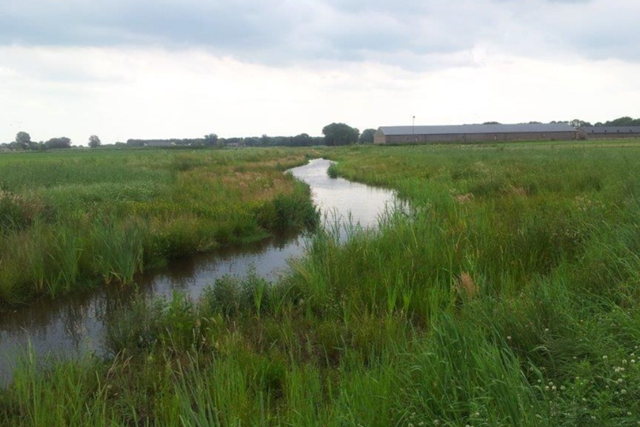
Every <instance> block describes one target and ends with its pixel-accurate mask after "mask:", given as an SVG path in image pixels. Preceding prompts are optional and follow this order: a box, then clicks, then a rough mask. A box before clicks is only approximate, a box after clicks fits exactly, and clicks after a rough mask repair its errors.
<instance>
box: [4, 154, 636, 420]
mask: <svg viewBox="0 0 640 427" xmlns="http://www.w3.org/2000/svg"><path fill="white" fill-rule="evenodd" d="M638 150H640V147H638V146H637V145H633V144H631V145H626V146H624V147H617V146H612V145H607V144H603V145H597V146H588V145H581V144H570V145H567V146H565V147H563V146H561V145H557V146H556V145H553V144H529V145H500V146H496V147H491V146H467V147H448V146H433V147H431V146H423V147H364V148H345V149H340V150H332V151H328V152H327V153H325V155H329V156H331V157H333V158H335V159H336V160H338V161H339V163H338V165H337V166H336V167H335V173H336V174H338V175H340V176H345V177H349V178H351V179H357V180H360V181H364V182H368V183H372V184H376V185H384V186H387V187H390V188H395V189H397V190H398V192H399V194H400V195H401V196H402V197H403V198H404V199H406V200H408V201H410V202H411V204H412V207H413V209H412V210H411V212H410V213H408V214H407V213H402V214H400V213H397V212H396V213H391V212H390V213H388V214H387V215H386V216H383V217H382V218H381V221H380V228H379V229H378V230H377V231H371V230H363V229H360V228H352V229H349V230H348V231H347V233H346V234H347V236H346V238H345V236H344V233H341V229H340V227H335V228H334V229H333V231H332V230H331V229H329V231H321V232H319V233H317V234H316V235H315V237H314V238H313V240H312V242H311V243H310V245H309V247H308V251H307V253H306V255H305V256H304V257H303V258H302V259H299V260H296V261H295V262H293V263H292V265H291V269H290V271H289V274H288V275H286V276H285V277H283V278H282V279H281V280H279V281H278V282H276V283H271V284H266V283H265V282H264V281H262V279H260V278H258V277H255V276H249V277H247V278H244V279H237V278H224V279H221V280H219V281H218V282H217V283H216V284H212V287H211V288H210V289H209V290H208V291H207V292H205V294H204V295H203V297H202V299H201V300H199V301H190V300H188V299H187V298H186V297H184V296H182V295H175V296H174V297H173V298H171V299H165V300H154V301H145V300H142V299H140V300H138V301H136V302H134V303H133V304H132V305H130V306H126V307H122V309H121V310H119V311H118V310H116V311H115V312H113V313H112V316H113V319H111V320H110V321H109V327H110V328H111V330H110V334H111V335H110V339H109V340H108V343H107V344H108V346H109V349H110V350H111V356H110V357H109V358H108V360H107V361H106V362H105V361H103V360H99V359H94V360H88V361H78V362H66V363H62V362H60V363H58V364H54V365H53V366H52V368H50V369H49V370H45V371H37V370H35V369H33V363H32V362H31V364H30V363H26V364H25V365H24V366H23V367H22V368H21V369H20V371H19V373H18V374H17V378H19V381H17V382H15V383H14V384H13V385H11V386H10V387H9V388H8V389H6V390H4V391H2V392H0V408H1V411H0V414H1V415H0V420H2V421H5V422H6V423H7V424H9V425H28V422H31V421H33V420H38V419H39V418H38V417H39V416H40V414H44V413H47V412H49V413H56V417H57V418H56V419H55V420H56V422H58V423H59V424H60V425H71V424H73V422H76V421H77V420H78V418H77V415H76V414H77V413H84V414H85V415H84V416H85V417H86V420H91V422H95V423H96V425H101V424H102V425H108V424H111V425H123V424H138V425H185V426H191V425H193V426H196V425H211V426H232V425H238V426H239V425H265V426H280V425H305V426H344V425H353V426H357V425H367V426H389V425H398V426H414V427H415V426H466V425H469V426H540V425H552V426H632V425H638V422H639V421H640V403H639V402H640V395H639V392H638V390H640V310H639V306H638V301H640V299H639V298H638V297H639V296H640V294H639V291H638V289H640V288H639V285H640V283H639V279H640V276H639V275H638V273H637V271H638V268H639V267H640V265H639V262H640V258H639V257H638V255H637V254H638V249H639V248H640V246H639V244H640V224H639V223H638V215H637V211H638V209H637V208H638V204H637V200H638V193H637V192H638V189H639V187H638V184H637V180H636V178H635V177H637V176H638V172H640V161H638V160H637V159H639V158H640V156H638V154H639V153H638ZM196 169H197V167H196ZM191 170H194V169H191ZM48 378H53V379H55V380H56V382H55V383H50V382H46V381H45V380H46V379H48ZM93 378H95V380H94V379H93ZM78 387H79V388H78ZM87 389H90V390H91V392H85V390H87ZM34 396H35V398H37V399H38V405H37V407H36V405H35V404H32V403H31V402H32V401H33V399H34ZM52 396H57V397H58V399H62V402H69V403H68V405H67V404H64V405H63V406H62V407H63V408H69V409H68V410H61V409H60V407H61V405H59V404H58V403H57V402H55V401H54V399H53V397H52ZM65 399H69V400H72V402H71V401H69V400H65ZM56 408H58V409H57V411H58V412H55V411H56ZM74 408H76V409H74ZM77 408H82V409H77ZM104 408H115V409H107V410H105V409H104ZM87 422H88V421H87ZM82 423H84V420H83V421H81V422H80V424H82ZM85 424H86V423H85Z"/></svg>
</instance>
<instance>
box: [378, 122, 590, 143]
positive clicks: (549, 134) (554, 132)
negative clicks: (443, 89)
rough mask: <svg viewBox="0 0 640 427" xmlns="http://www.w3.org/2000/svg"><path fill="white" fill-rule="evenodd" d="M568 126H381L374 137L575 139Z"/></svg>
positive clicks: (382, 140)
mask: <svg viewBox="0 0 640 427" xmlns="http://www.w3.org/2000/svg"><path fill="white" fill-rule="evenodd" d="M577 137H578V132H577V131H576V130H575V129H574V128H573V127H571V126H569V125H568V124H562V123H556V124H522V125H456V126H382V127H380V128H378V130H377V131H376V133H375V135H374V143H376V144H407V143H425V142H485V141H486V142H489V141H496V142H504V141H540V140H549V141H553V140H572V139H577Z"/></svg>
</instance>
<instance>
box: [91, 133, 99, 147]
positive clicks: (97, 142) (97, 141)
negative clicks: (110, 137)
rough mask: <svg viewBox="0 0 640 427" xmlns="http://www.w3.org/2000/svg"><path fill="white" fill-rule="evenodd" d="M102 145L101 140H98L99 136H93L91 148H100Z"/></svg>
mask: <svg viewBox="0 0 640 427" xmlns="http://www.w3.org/2000/svg"><path fill="white" fill-rule="evenodd" d="M101 145H102V141H100V138H98V136H97V135H91V136H90V137H89V147H91V148H97V147H99V146H101Z"/></svg>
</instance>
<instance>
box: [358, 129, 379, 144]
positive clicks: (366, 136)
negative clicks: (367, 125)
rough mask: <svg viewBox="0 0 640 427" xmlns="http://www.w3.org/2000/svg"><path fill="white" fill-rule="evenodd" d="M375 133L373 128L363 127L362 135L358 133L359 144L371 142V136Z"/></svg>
mask: <svg viewBox="0 0 640 427" xmlns="http://www.w3.org/2000/svg"><path fill="white" fill-rule="evenodd" d="M375 134H376V130H375V129H365V130H363V131H362V135H360V139H359V140H358V142H359V143H360V144H373V137H374V135H375Z"/></svg>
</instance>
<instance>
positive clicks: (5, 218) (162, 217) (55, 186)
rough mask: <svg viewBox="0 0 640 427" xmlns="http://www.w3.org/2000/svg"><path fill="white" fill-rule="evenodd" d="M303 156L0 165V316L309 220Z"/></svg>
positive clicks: (271, 153) (138, 153)
mask: <svg viewBox="0 0 640 427" xmlns="http://www.w3.org/2000/svg"><path fill="white" fill-rule="evenodd" d="M306 153H307V152H305V151H303V150H281V149H264V150H262V149H255V150H246V151H245V150H243V151H239V150H236V151H234V150H226V151H220V150H217V151H202V150H200V151H198V150H194V151H186V150H127V151H122V150H91V151H89V150H84V151H81V150H74V151H69V150H68V151H57V152H48V153H24V154H5V155H0V309H1V308H2V307H3V306H4V307H6V306H7V305H10V304H16V303H23V302H28V301H30V300H31V299H33V298H35V297H38V296H49V297H57V296H60V295H63V294H66V293H70V292H73V291H83V290H87V289H89V288H92V287H96V286H100V285H101V284H106V283H114V282H117V283H123V284H127V283H130V282H132V280H133V277H134V275H135V274H136V273H139V272H142V271H144V270H147V269H149V268H153V267H155V266H158V265H162V264H164V263H166V261H167V260H170V259H174V258H178V257H184V256H189V255H193V254H195V253H197V252H207V251H211V250H212V249H215V248H217V247H219V246H225V245H232V244H241V243H247V242H250V241H255V240H259V239H261V238H264V237H265V236H268V235H269V234H272V233H275V232H279V231H283V230H285V229H287V228H295V227H302V226H306V225H312V224H313V223H314V222H315V221H316V220H317V219H316V217H315V212H314V208H313V206H312V204H311V201H310V199H309V194H308V190H307V188H306V187H305V186H304V185H302V184H300V183H297V182H296V181H295V180H294V179H293V178H292V177H290V176H288V175H285V174H283V171H284V170H285V169H288V168H290V167H293V166H297V165H301V164H303V163H305V162H306V157H305V154H306Z"/></svg>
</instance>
